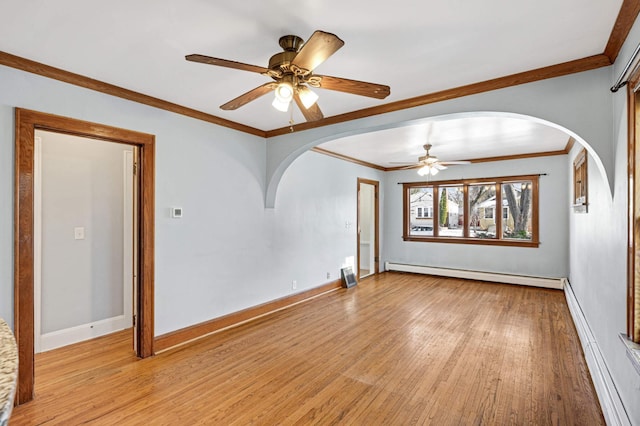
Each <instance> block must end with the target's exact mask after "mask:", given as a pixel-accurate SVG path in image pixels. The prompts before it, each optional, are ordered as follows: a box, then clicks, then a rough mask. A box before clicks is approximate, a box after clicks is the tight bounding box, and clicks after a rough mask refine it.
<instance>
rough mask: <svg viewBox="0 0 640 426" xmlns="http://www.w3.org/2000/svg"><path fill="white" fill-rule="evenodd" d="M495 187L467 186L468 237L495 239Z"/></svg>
mask: <svg viewBox="0 0 640 426" xmlns="http://www.w3.org/2000/svg"><path fill="white" fill-rule="evenodd" d="M495 209H496V186H495V185H494V184H487V185H469V237H471V238H496V221H495Z"/></svg>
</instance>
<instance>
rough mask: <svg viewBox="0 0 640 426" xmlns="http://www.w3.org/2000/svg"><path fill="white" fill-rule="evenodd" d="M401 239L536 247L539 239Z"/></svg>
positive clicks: (406, 239) (406, 238)
mask: <svg viewBox="0 0 640 426" xmlns="http://www.w3.org/2000/svg"><path fill="white" fill-rule="evenodd" d="M402 239H403V240H404V241H415V242H421V243H454V244H476V245H485V246H509V247H538V246H539V245H540V242H539V241H517V240H497V239H492V238H459V237H416V236H404V237H402Z"/></svg>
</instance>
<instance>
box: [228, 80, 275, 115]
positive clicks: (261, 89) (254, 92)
mask: <svg viewBox="0 0 640 426" xmlns="http://www.w3.org/2000/svg"><path fill="white" fill-rule="evenodd" d="M276 86H277V84H276V83H274V82H270V83H265V84H263V85H262V86H258V87H256V88H255V89H251V90H249V91H248V92H247V93H244V94H242V95H240V96H238V97H237V98H235V99H232V100H230V101H229V102H227V103H226V104H224V105H220V108H221V109H224V110H226V111H228V110H233V109H238V108H240V107H241V106H243V105H246V104H248V103H249V102H251V101H255V100H256V99H258V98H259V97H260V96H263V95H266V94H267V93H269V92H270V91H272V90H273V89H275V88H276Z"/></svg>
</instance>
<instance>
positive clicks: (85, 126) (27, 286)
mask: <svg viewBox="0 0 640 426" xmlns="http://www.w3.org/2000/svg"><path fill="white" fill-rule="evenodd" d="M15 126H16V127H15V181H14V184H15V188H14V278H13V281H14V334H15V337H16V341H17V343H18V362H19V366H18V382H17V389H16V398H15V401H16V404H18V405H19V404H23V403H25V402H28V401H31V400H32V399H33V395H34V311H33V309H34V295H33V271H34V263H33V256H34V251H33V249H34V247H33V233H34V226H33V225H34V198H33V185H34V180H33V172H34V153H35V150H34V136H35V131H36V129H38V130H47V131H52V132H57V133H66V134H70V135H75V136H82V137H87V138H91V139H99V140H104V141H110V142H118V143H123V144H127V145H134V146H137V147H138V148H139V150H140V157H139V159H140V161H139V163H140V164H139V167H138V173H139V189H140V190H139V197H138V206H139V214H138V218H137V219H138V221H139V224H140V226H139V231H138V232H139V235H138V239H139V242H140V243H139V249H138V252H137V253H135V254H134V255H135V256H137V258H138V262H139V263H138V264H139V271H140V277H139V279H138V300H137V301H136V302H135V303H137V307H138V318H137V324H136V330H135V333H136V338H137V341H138V354H137V355H138V356H139V357H141V358H146V357H149V356H152V355H153V339H154V336H153V333H154V324H153V321H154V304H153V303H154V234H155V231H154V224H155V219H154V212H155V200H154V196H155V189H154V188H155V183H154V177H155V136H154V135H150V134H146V133H140V132H135V131H131V130H125V129H120V128H117V127H111V126H106V125H103V124H96V123H90V122H87V121H82V120H76V119H73V118H67V117H61V116H57V115H52V114H47V113H41V112H37V111H31V110H27V109H22V108H16V110H15Z"/></svg>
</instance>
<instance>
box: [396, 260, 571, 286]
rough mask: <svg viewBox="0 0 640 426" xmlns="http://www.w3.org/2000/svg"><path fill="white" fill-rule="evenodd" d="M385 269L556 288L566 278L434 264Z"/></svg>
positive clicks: (400, 265) (400, 264)
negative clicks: (482, 270) (437, 265)
mask: <svg viewBox="0 0 640 426" xmlns="http://www.w3.org/2000/svg"><path fill="white" fill-rule="evenodd" d="M385 270H387V271H399V272H413V273H416V274H428V275H438V276H442V277H452V278H465V279H469V280H478V281H491V282H496V283H504V284H518V285H528V286H533V287H544V288H554V289H558V290H562V287H563V285H564V282H565V281H566V279H565V278H541V277H529V276H525V275H510V274H501V273H493V272H480V271H467V270H464V269H449V268H435V267H432V266H420V265H405V264H402V263H393V262H386V263H385Z"/></svg>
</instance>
